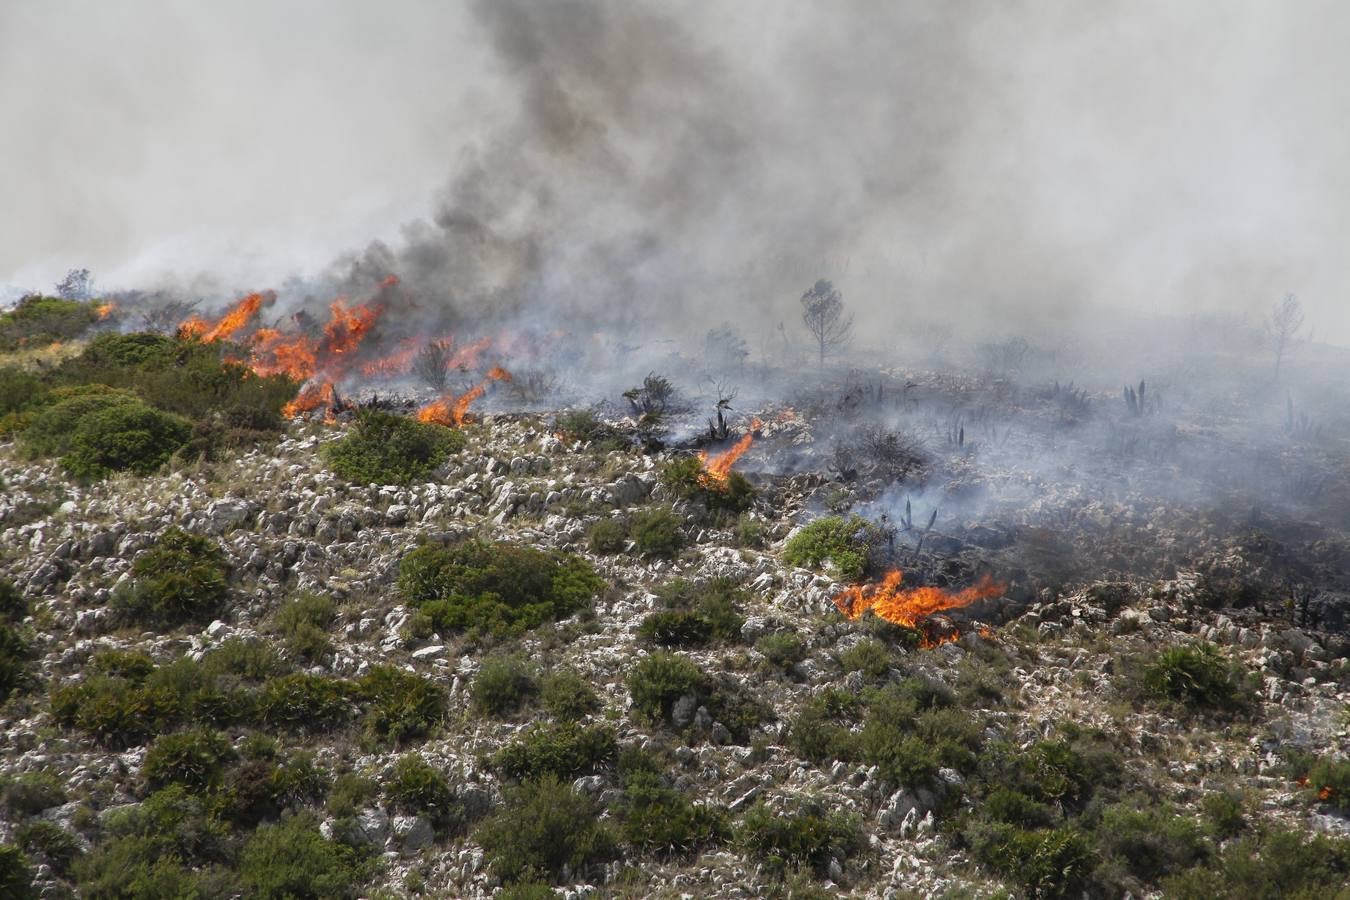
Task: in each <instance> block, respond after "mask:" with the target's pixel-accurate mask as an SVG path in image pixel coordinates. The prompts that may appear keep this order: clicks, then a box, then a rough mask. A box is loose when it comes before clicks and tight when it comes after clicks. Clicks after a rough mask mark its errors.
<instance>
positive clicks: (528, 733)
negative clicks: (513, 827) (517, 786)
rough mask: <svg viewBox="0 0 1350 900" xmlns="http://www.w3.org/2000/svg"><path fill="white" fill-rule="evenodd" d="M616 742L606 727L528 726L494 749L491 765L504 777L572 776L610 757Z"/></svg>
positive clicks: (583, 772) (616, 748)
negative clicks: (500, 747) (498, 748)
mask: <svg viewBox="0 0 1350 900" xmlns="http://www.w3.org/2000/svg"><path fill="white" fill-rule="evenodd" d="M617 753H618V744H617V743H616V742H615V740H614V733H613V732H612V731H610V730H609V729H608V728H603V727H599V726H596V727H586V726H581V725H576V724H574V723H571V722H568V723H563V724H561V725H551V724H541V725H532V726H531V727H529V728H528V729H526V730H525V732H524V733H523V734H521V735H520V736H519V737H517V738H516V739H515V740H513V741H512V742H511V743H509V744H507V745H506V746H505V747H503V748H502V749H501V750H499V751H498V752H497V755H496V757H495V758H494V759H493V765H495V766H496V767H497V769H498V770H499V771H500V772H501V773H502V774H503V775H505V776H506V777H507V778H514V779H516V780H525V779H530V778H539V777H541V776H544V775H553V776H556V777H558V778H563V779H566V778H574V777H576V776H578V775H586V774H589V773H591V772H594V771H595V770H596V769H597V768H599V767H600V766H603V765H605V764H606V763H608V762H610V761H611V760H613V759H614V756H615V754H617Z"/></svg>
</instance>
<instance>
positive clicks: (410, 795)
mask: <svg viewBox="0 0 1350 900" xmlns="http://www.w3.org/2000/svg"><path fill="white" fill-rule="evenodd" d="M385 792H386V793H387V794H388V795H389V801H390V802H391V803H392V804H393V805H394V807H395V808H396V809H400V810H403V811H404V812H409V813H413V814H416V815H424V816H426V817H427V819H428V820H430V822H431V824H432V827H434V828H435V829H436V830H437V831H438V832H444V831H448V830H451V829H457V828H460V827H462V826H463V824H464V806H463V804H462V803H460V802H459V801H458V800H457V799H455V793H454V791H453V790H451V788H450V782H449V781H447V780H446V778H445V776H444V775H442V774H441V773H440V772H438V771H437V770H436V769H434V768H432V767H431V766H430V765H428V764H427V762H426V760H424V759H422V757H420V756H418V755H416V754H413V753H409V754H408V755H406V756H401V757H399V759H398V762H396V763H394V772H393V776H392V777H391V778H390V779H389V781H388V783H387V784H386V785H385Z"/></svg>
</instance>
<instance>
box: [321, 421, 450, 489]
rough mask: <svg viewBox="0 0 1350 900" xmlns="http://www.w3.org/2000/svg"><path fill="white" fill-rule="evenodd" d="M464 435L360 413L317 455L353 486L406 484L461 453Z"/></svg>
mask: <svg viewBox="0 0 1350 900" xmlns="http://www.w3.org/2000/svg"><path fill="white" fill-rule="evenodd" d="M466 443H467V441H466V439H465V437H464V434H463V433H462V432H459V431H456V430H455V429H453V428H445V427H442V426H440V425H431V424H426V423H423V422H418V421H417V420H416V419H410V418H408V417H407V416H400V415H396V414H395V413H390V412H384V411H383V410H376V409H365V410H361V411H360V413H358V414H357V418H356V423H355V424H354V425H353V426H352V429H351V431H350V432H348V433H347V434H346V435H345V436H344V437H342V438H339V439H338V440H336V441H333V442H332V443H330V444H325V445H324V446H323V449H322V451H321V453H322V456H323V458H324V460H325V461H326V462H327V463H328V467H329V468H330V469H332V470H333V471H334V472H336V473H337V474H338V475H339V476H341V477H342V478H345V479H347V480H348V481H352V482H355V483H357V484H411V483H412V482H414V481H420V480H422V479H425V478H427V477H428V476H430V475H431V473H432V472H434V471H435V470H436V469H437V468H438V467H439V466H440V465H441V464H442V463H443V462H445V461H446V460H447V459H449V458H450V456H451V455H452V454H455V453H458V452H459V451H460V450H463V449H464V445H465V444H466Z"/></svg>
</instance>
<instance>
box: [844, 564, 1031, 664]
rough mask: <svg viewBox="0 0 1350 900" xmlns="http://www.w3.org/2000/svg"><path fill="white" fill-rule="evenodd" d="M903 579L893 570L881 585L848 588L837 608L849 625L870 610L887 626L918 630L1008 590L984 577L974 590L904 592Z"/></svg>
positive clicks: (927, 643) (926, 641)
mask: <svg viewBox="0 0 1350 900" xmlns="http://www.w3.org/2000/svg"><path fill="white" fill-rule="evenodd" d="M903 579H904V573H903V572H901V571H900V570H899V569H892V570H891V571H890V572H888V573H887V574H886V577H885V578H883V579H882V580H881V582H880V583H878V584H855V585H853V586H851V587H847V588H844V590H842V591H840V592H839V593H838V594H836V595H835V597H834V605H835V606H836V607H838V609H839V611H840V612H841V613H843V614H844V617H845V618H847V619H848V620H849V621H853V620H856V619H857V618H859V617H860V616H861V615H862V614H863V613H865V612H867V611H868V610H869V609H870V610H871V611H872V612H873V613H874V614H875V615H877V616H878V617H880V618H882V619H885V620H886V621H887V622H892V623H894V624H896V625H903V626H905V627H906V628H915V627H918V625H919V623H920V622H922V621H923V620H924V619H926V618H928V617H929V616H931V615H933V614H934V613H940V612H946V611H947V610H951V609H960V608H962V607H965V606H969V605H970V604H972V603H975V602H977V601H979V600H987V599H989V598H990V597H997V596H999V595H1001V594H1002V593H1003V592H1004V591H1005V590H1007V587H1008V586H1007V585H1006V584H1003V583H1002V582H997V581H994V580H993V579H992V578H990V577H989V576H988V575H984V576H982V577H981V578H980V580H979V581H978V582H976V583H975V584H974V585H972V586H971V587H968V588H962V589H961V590H959V591H948V590H946V589H944V588H940V587H916V588H902V587H900V582H901V581H902V580H903ZM957 637H959V634H953V635H949V636H946V637H944V638H941V639H938V640H932V639H930V638H928V637H927V636H925V637H924V639H923V642H922V646H925V647H934V646H937V645H938V644H941V643H946V642H947V641H949V640H955V639H956V638H957Z"/></svg>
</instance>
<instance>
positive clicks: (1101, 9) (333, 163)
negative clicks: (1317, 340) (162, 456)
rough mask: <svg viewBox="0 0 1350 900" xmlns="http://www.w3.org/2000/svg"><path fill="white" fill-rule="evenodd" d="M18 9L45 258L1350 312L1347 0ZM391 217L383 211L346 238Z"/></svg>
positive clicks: (468, 289)
mask: <svg viewBox="0 0 1350 900" xmlns="http://www.w3.org/2000/svg"><path fill="white" fill-rule="evenodd" d="M0 16H3V17H4V18H3V22H0V26H3V27H0V34H3V35H4V38H2V39H0V40H3V41H4V46H3V47H0V59H3V60H4V62H3V63H0V66H3V71H2V72H0V74H3V75H4V77H3V78H0V84H3V85H4V87H3V88H0V92H3V93H2V94H0V98H2V102H3V108H4V109H5V110H6V116H5V121H6V124H7V125H8V126H9V127H10V128H11V129H12V136H11V138H10V139H9V140H7V141H6V145H7V147H9V148H10V152H11V153H13V154H15V156H14V158H13V159H12V160H11V163H10V165H8V166H6V167H5V172H4V174H3V176H0V178H3V187H4V188H5V189H4V190H3V193H4V195H5V196H6V197H8V198H11V200H10V202H8V203H7V204H6V208H5V211H4V213H3V224H4V235H3V238H4V240H0V272H4V273H6V274H5V275H3V276H0V280H4V281H9V282H13V283H14V285H15V287H16V288H30V287H34V286H41V284H42V282H40V281H39V282H38V283H37V284H33V283H32V282H33V281H37V279H38V278H39V277H40V278H42V279H45V280H55V277H59V275H60V273H61V271H62V270H63V267H64V266H68V265H77V264H83V265H91V266H92V267H94V268H95V270H96V271H98V272H100V273H102V274H104V275H105V278H104V283H105V284H111V286H115V287H146V286H147V284H148V283H150V282H153V281H155V280H156V279H161V278H167V277H168V276H174V277H175V278H176V279H177V283H179V284H180V285H181V284H183V283H184V282H185V281H188V282H191V283H192V287H193V288H194V289H196V290H202V289H203V287H202V286H203V285H204V284H205V282H202V281H199V280H198V281H195V282H193V281H192V279H193V276H196V275H199V274H201V273H203V272H204V273H206V274H211V275H215V276H217V279H216V282H215V283H216V285H217V288H218V290H219V292H220V294H221V295H222V296H223V295H225V294H228V293H231V292H235V291H239V290H242V289H245V288H256V287H264V286H269V285H270V286H275V285H276V284H277V283H278V282H279V281H281V280H282V279H281V278H280V275H281V273H282V272H287V271H300V270H307V271H308V272H309V273H310V274H309V276H308V277H307V279H306V282H305V284H306V287H307V288H308V289H309V290H308V292H309V293H312V294H314V295H315V296H316V297H319V296H320V294H321V291H320V290H319V289H318V287H320V286H324V285H323V282H324V281H328V280H331V279H336V280H337V281H338V282H343V281H346V282H349V284H348V285H346V286H348V287H351V288H353V292H356V291H355V288H357V287H359V286H360V284H359V283H360V282H361V280H362V279H363V278H364V277H366V276H367V275H372V274H373V273H374V272H375V271H381V272H382V271H387V270H393V271H395V272H396V273H397V274H399V275H400V277H402V278H403V279H405V282H406V284H407V288H406V290H405V291H404V292H403V296H404V297H405V302H407V303H408V305H409V309H410V311H411V310H412V308H413V307H414V306H415V308H416V309H417V310H420V311H422V313H423V314H424V315H426V316H430V317H434V318H436V319H438V320H444V321H457V320H464V319H482V318H492V319H498V320H500V319H503V318H511V317H519V316H521V315H523V316H524V317H525V318H526V319H528V320H532V321H539V322H540V323H541V324H546V323H547V322H549V321H554V322H566V323H567V324H568V325H569V326H570V327H573V328H580V327H590V326H591V325H592V324H603V325H605V326H606V327H608V328H611V329H616V330H623V329H628V330H630V331H633V332H635V333H637V334H645V333H649V332H650V333H660V332H662V331H663V330H665V329H667V328H668V327H669V326H670V325H671V324H672V323H674V324H680V325H687V326H690V327H689V328H688V330H689V331H692V332H696V333H697V332H700V331H701V330H702V329H704V328H706V327H707V326H708V325H709V324H710V323H711V324H715V322H716V321H720V320H722V319H731V320H733V321H739V322H740V323H741V324H742V326H743V327H745V328H746V329H748V330H749V331H750V337H751V343H752V346H758V345H760V344H764V343H768V342H770V339H772V338H773V337H774V331H775V328H776V325H777V323H778V322H780V321H785V322H787V323H788V324H789V326H790V327H792V326H795V324H796V323H795V320H796V313H797V311H796V308H795V304H796V298H797V296H799V295H800V293H801V291H802V290H803V289H804V288H805V287H806V286H808V285H809V284H810V283H811V282H812V281H813V280H814V279H815V278H816V277H818V276H821V275H824V276H827V277H832V278H833V279H834V280H835V281H836V282H837V283H838V284H839V285H840V286H841V287H842V288H843V289H844V291H845V294H846V296H847V297H848V298H849V299H850V300H851V301H852V302H853V303H854V305H855V307H856V308H857V309H858V311H859V315H860V320H865V322H863V324H865V325H866V326H867V327H866V328H865V329H863V331H864V333H866V334H868V335H872V336H877V340H876V341H875V342H876V343H879V344H884V343H886V341H887V340H889V338H887V339H886V340H882V339H880V337H879V336H880V335H888V336H889V335H892V334H895V333H898V332H904V333H910V332H912V331H914V330H915V328H916V322H920V321H925V320H934V319H949V320H959V321H961V323H962V324H963V326H964V327H965V328H968V329H969V328H973V329H976V330H979V331H983V332H985V333H989V334H993V333H999V332H1003V331H1006V330H1007V329H1008V328H1009V327H1011V325H1012V324H1015V325H1016V327H1019V328H1023V329H1035V328H1040V327H1043V325H1044V324H1045V323H1046V322H1055V323H1057V324H1059V325H1060V326H1061V327H1063V326H1066V325H1069V324H1073V323H1075V322H1077V321H1082V320H1087V321H1089V322H1090V321H1095V319H1096V312H1095V311H1096V310H1100V309H1101V308H1103V307H1107V308H1121V309H1127V310H1131V311H1134V312H1139V313H1147V314H1165V315H1178V314H1183V315H1184V314H1189V313H1192V312H1194V311H1195V310H1197V309H1210V310H1213V309H1223V310H1228V311H1230V312H1233V313H1236V314H1240V315H1251V314H1254V313H1255V312H1256V311H1259V310H1261V309H1263V308H1264V307H1265V306H1267V305H1268V304H1269V303H1270V302H1272V301H1273V300H1274V299H1275V298H1276V297H1278V296H1279V295H1280V294H1282V293H1283V292H1284V291H1286V290H1296V291H1298V292H1299V293H1300V296H1301V297H1302V298H1303V300H1304V302H1305V304H1306V305H1307V307H1308V308H1309V311H1310V320H1311V321H1313V322H1314V323H1315V324H1316V325H1317V327H1318V334H1319V336H1320V337H1322V338H1324V339H1331V340H1336V341H1340V342H1344V340H1345V339H1346V335H1347V334H1350V313H1347V312H1345V311H1344V310H1343V308H1342V307H1343V304H1341V303H1340V302H1339V294H1338V291H1339V285H1340V284H1341V283H1343V282H1344V280H1345V276H1346V275H1347V273H1346V272H1345V270H1344V269H1345V263H1344V262H1343V260H1344V255H1343V254H1342V253H1341V252H1340V251H1339V246H1338V242H1339V236H1340V235H1341V234H1343V233H1344V231H1345V227H1344V226H1345V225H1346V224H1348V223H1347V222H1346V215H1345V212H1346V211H1345V202H1344V197H1345V196H1347V195H1348V194H1347V192H1346V191H1345V190H1343V188H1344V187H1345V185H1344V177H1343V174H1342V172H1341V166H1340V165H1339V160H1341V159H1343V158H1344V155H1345V150H1346V149H1347V148H1346V147H1345V144H1346V140H1347V138H1346V134H1347V132H1346V131H1345V129H1344V128H1343V127H1341V125H1340V119H1341V116H1340V110H1343V109H1344V107H1345V100H1346V96H1345V95H1346V92H1347V91H1350V88H1347V87H1346V85H1347V84H1350V81H1347V80H1346V79H1344V78H1341V77H1338V76H1337V73H1338V72H1339V71H1340V70H1341V68H1342V66H1341V64H1340V62H1339V59H1340V53H1339V47H1340V46H1342V45H1343V39H1344V37H1345V36H1346V30H1347V29H1346V26H1347V24H1350V15H1348V14H1347V13H1346V11H1345V9H1344V7H1343V6H1342V5H1334V4H1330V3H1326V4H1320V5H1319V4H1301V5H1299V6H1298V7H1297V8H1291V7H1289V6H1287V5H1285V4H1276V3H1273V2H1249V3H1244V4H1238V5H1233V4H1223V5H1218V4H1213V5H1211V4H1202V5H1199V6H1196V5H1191V6H1188V7H1187V8H1186V9H1185V10H1178V9H1176V8H1175V5H1173V4H1164V3H1161V2H1144V3H1138V2H1132V3H1124V2H1121V3H1105V4H1093V5H1092V7H1091V8H1090V9H1089V8H1083V7H1080V6H1078V5H1074V4H1058V3H1048V4H1005V5H1001V6H998V7H990V6H989V5H988V4H976V3H967V2H952V3H944V4H940V5H938V6H934V5H933V4H928V3H917V2H915V3H908V2H907V3H898V4H872V3H853V4H848V3H846V4H830V5H828V6H823V7H822V6H814V5H806V4H779V3H737V4H719V3H694V4H680V5H678V6H671V5H666V4H655V3H631V2H600V0H594V2H592V0H570V2H556V3H555V2H549V3H542V2H523V0H507V2H490V3H489V2H482V3H478V4H475V5H473V6H472V7H469V8H467V9H459V8H446V7H445V5H443V4H430V3H425V4H424V3H413V2H405V3H398V4H393V5H392V6H382V7H381V8H380V9H379V10H378V11H376V10H375V8H374V7H370V6H369V5H367V4H337V3H323V4H304V3H299V4H287V5H285V6H284V7H282V8H277V7H276V5H274V4H266V5H263V4H257V5H249V4H243V5H231V6H230V7H229V8H228V10H227V9H226V8H224V7H222V8H220V9H216V10H206V11H204V10H203V9H201V8H200V7H197V6H196V5H193V6H192V7H182V6H179V5H176V4H169V3H153V2H148V0H147V2H144V3H142V4H140V5H139V6H130V7H129V6H126V5H119V6H118V8H117V9H116V10H115V11H112V10H99V9H90V8H88V7H87V6H76V5H72V4H61V3H43V4H37V3H32V2H29V3H19V4H8V5H7V6H6V8H5V11H4V12H3V13H0ZM37 72H41V77H37V75H36V74H35V73H37ZM447 170H448V171H450V172H451V173H452V174H451V176H450V181H449V186H448V187H447V188H445V189H444V191H443V193H442V194H441V195H440V196H439V197H437V198H436V200H435V202H434V205H433V207H432V210H431V213H430V215H427V216H423V217H422V218H421V219H420V220H419V221H418V222H417V224H414V225H411V226H408V227H406V228H405V229H404V230H403V232H402V233H397V232H396V231H395V230H394V228H393V223H394V222H395V221H397V220H398V219H400V218H403V219H414V218H417V217H418V213H419V212H420V211H419V210H418V208H417V207H418V206H419V205H420V204H419V203H418V202H417V201H415V200H414V199H413V198H414V197H416V196H418V195H419V193H424V192H429V191H428V185H432V184H435V183H436V182H438V181H442V182H443V181H444V178H445V175H444V173H445V172H446V171H447ZM423 209H425V207H423ZM367 229H369V231H368V232H367V233H372V234H383V235H385V236H384V238H383V239H382V242H381V243H378V244H376V245H374V246H372V247H370V248H369V249H367V250H364V251H360V252H358V253H356V254H354V255H353V256H351V257H349V258H347V259H346V260H345V261H344V262H343V263H342V264H341V265H340V266H338V267H337V268H336V269H325V268H323V267H320V266H319V261H320V260H321V259H322V258H323V256H324V254H325V252H327V253H328V254H329V255H330V256H329V258H331V255H332V254H333V253H334V252H335V251H337V250H338V249H339V248H338V246H334V245H335V244H337V245H340V244H343V243H345V244H347V245H348V246H358V245H359V243H360V242H359V240H358V235H359V234H360V233H361V232H362V231H363V230H367ZM203 248H205V250H204V249H203ZM234 249H238V250H239V253H232V252H230V251H231V250H234ZM210 251H217V255H216V257H215V258H214V259H212V258H207V257H209V256H210ZM288 266H289V268H288ZM11 273H12V274H11ZM316 273H317V274H316ZM334 273H336V274H334ZM260 281H267V284H260V283H259V282H260ZM367 283H369V282H368V280H367ZM1085 312H1086V313H1087V315H1084V313H1085Z"/></svg>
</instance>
